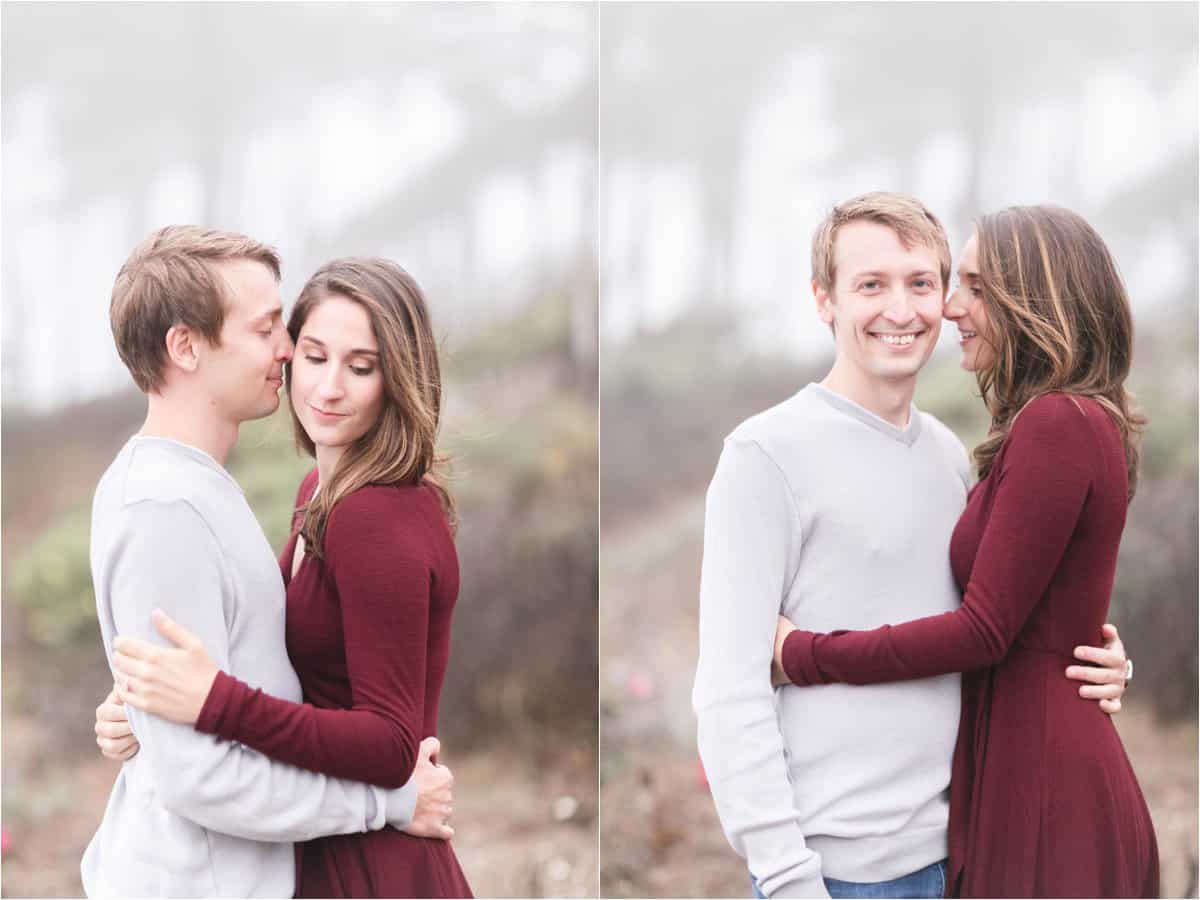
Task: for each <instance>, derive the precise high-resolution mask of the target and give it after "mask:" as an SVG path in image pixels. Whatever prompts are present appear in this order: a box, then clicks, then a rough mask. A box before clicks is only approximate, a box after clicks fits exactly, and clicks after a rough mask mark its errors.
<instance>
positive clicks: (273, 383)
mask: <svg viewBox="0 0 1200 900" xmlns="http://www.w3.org/2000/svg"><path fill="white" fill-rule="evenodd" d="M217 269H218V271H219V273H220V274H221V275H223V276H224V278H225V282H226V285H227V291H226V293H227V299H228V303H229V306H228V308H227V310H226V312H225V323H224V325H223V326H222V328H221V343H220V346H217V347H214V346H210V345H208V344H203V353H202V356H201V361H200V366H199V367H198V368H197V375H199V376H200V377H201V378H202V379H203V381H202V384H203V388H204V392H205V393H206V394H207V396H208V398H209V402H210V404H211V405H212V407H213V411H214V412H215V413H217V415H219V416H220V417H221V418H223V419H226V420H227V421H233V422H245V421H247V420H249V419H261V418H262V417H263V416H269V415H270V414H271V413H273V412H275V410H276V409H278V408H279V389H280V388H281V387H282V386H283V364H284V363H285V362H286V361H287V360H289V359H290V358H291V356H292V339H291V338H290V337H289V336H288V333H287V329H286V328H284V326H283V305H282V302H281V301H280V298H279V285H278V284H277V283H276V281H275V276H274V274H273V273H272V272H271V270H270V269H268V268H267V267H266V266H264V265H262V264H261V263H258V262H254V261H253V260H247V259H239V260H230V261H228V262H223V263H220V264H219V265H218V266H217Z"/></svg>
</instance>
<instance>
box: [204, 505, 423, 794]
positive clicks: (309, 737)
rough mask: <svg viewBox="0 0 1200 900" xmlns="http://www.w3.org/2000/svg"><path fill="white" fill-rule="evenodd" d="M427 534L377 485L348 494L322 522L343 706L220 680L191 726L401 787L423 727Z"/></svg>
mask: <svg viewBox="0 0 1200 900" xmlns="http://www.w3.org/2000/svg"><path fill="white" fill-rule="evenodd" d="M428 528H429V523H427V522H426V521H424V520H423V519H422V518H421V517H420V515H419V514H416V513H414V512H413V511H412V510H411V509H410V508H409V507H408V506H407V505H406V504H405V503H404V502H403V501H402V500H401V499H400V498H399V494H397V492H395V491H394V490H389V489H387V488H380V487H366V488H362V489H360V490H358V491H355V492H354V493H353V494H351V495H350V496H348V497H346V498H345V499H343V500H342V501H340V502H339V503H338V505H337V507H336V508H335V510H334V512H333V514H332V515H331V517H330V522H329V526H328V528H327V529H326V537H325V548H324V550H325V563H326V568H327V571H328V572H329V573H330V574H331V576H332V578H333V581H334V583H335V585H336V588H337V593H338V598H339V601H340V604H341V618H342V629H343V638H344V641H345V653H346V668H347V675H348V677H349V681H350V685H351V690H352V696H353V703H352V706H351V707H350V708H349V709H323V708H318V707H314V706H311V705H308V704H301V703H291V702H288V701H286V700H281V699H279V698H277V697H273V696H270V695H268V694H264V693H263V692H262V691H260V690H252V689H250V688H249V687H248V686H247V685H245V684H244V683H242V682H240V681H238V680H237V679H235V678H232V677H230V676H228V675H226V674H224V673H221V674H219V675H218V676H217V680H216V682H214V684H213V688H212V690H211V691H210V693H209V696H208V699H207V700H206V702H205V705H204V709H203V710H202V712H201V717H200V721H198V722H197V723H196V727H197V729H199V730H202V731H207V732H211V733H215V734H218V735H220V736H221V737H223V738H226V739H228V740H234V741H239V742H241V743H243V744H245V745H246V746H249V747H253V748H254V749H255V750H258V751H259V752H261V753H264V754H266V755H267V756H270V757H272V758H273V759H278V760H281V761H283V762H288V763H291V764H292V765H296V766H300V767H302V768H305V769H312V770H315V771H318V772H323V773H325V774H327V775H336V776H339V777H342V778H353V779H356V780H360V781H366V782H369V783H371V784H377V785H381V786H383V787H393V788H394V787H399V786H401V785H403V784H404V783H405V782H406V781H407V780H408V778H409V776H410V775H411V774H412V771H413V767H414V766H415V764H416V759H417V750H418V745H419V742H420V739H421V736H422V735H421V731H422V727H423V720H424V709H423V705H424V696H425V670H426V652H427V649H426V648H427V640H428V623H429V604H430V587H431V578H432V573H431V567H430V565H429V563H428V562H427V561H426V560H425V559H423V558H422V554H421V549H422V547H423V546H424V541H423V540H422V537H423V534H424V533H425V531H426V529H428Z"/></svg>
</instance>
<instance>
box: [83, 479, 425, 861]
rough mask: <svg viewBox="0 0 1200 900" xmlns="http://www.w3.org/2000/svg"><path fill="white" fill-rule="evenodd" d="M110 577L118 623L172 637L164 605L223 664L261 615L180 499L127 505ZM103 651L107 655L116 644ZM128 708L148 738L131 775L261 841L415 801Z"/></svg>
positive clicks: (360, 820)
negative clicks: (155, 615)
mask: <svg viewBox="0 0 1200 900" xmlns="http://www.w3.org/2000/svg"><path fill="white" fill-rule="evenodd" d="M106 577H107V578H108V579H109V585H108V591H107V596H108V597H109V598H111V604H112V610H111V612H112V620H113V624H114V626H115V628H116V630H117V633H118V634H122V635H128V636H131V637H139V638H143V639H146V640H150V641H154V642H156V643H160V644H167V641H166V639H165V638H163V637H162V636H161V635H160V634H159V633H158V631H157V629H155V627H154V626H153V624H152V623H151V621H150V612H151V610H153V609H154V608H155V607H158V608H160V609H162V610H163V611H164V612H166V613H167V614H168V615H169V616H171V617H172V618H173V619H175V621H177V622H179V623H180V624H181V625H183V626H184V627H185V628H187V629H188V630H190V631H192V632H193V633H195V634H196V635H197V636H198V637H199V638H200V639H201V640H202V641H203V642H204V646H205V647H206V648H207V649H208V651H209V654H210V655H211V656H212V658H213V660H214V661H215V662H216V664H217V665H218V666H220V667H222V668H225V669H228V666H229V643H230V634H231V632H232V630H233V629H235V628H236V626H237V622H236V619H237V618H238V617H239V616H253V615H255V614H256V613H255V610H254V609H253V603H254V599H255V598H253V597H238V598H235V597H232V596H231V592H232V588H231V584H232V582H231V581H230V579H229V578H228V575H227V573H226V571H225V567H224V563H223V559H222V554H221V550H220V548H219V546H218V544H217V542H216V539H215V537H214V536H213V534H212V532H211V531H210V529H209V527H208V525H207V523H206V522H205V521H204V520H203V518H202V517H201V516H200V515H199V514H198V513H197V512H196V511H195V510H194V509H193V508H192V507H191V506H190V505H189V504H188V503H186V502H183V501H174V502H167V503H163V502H156V501H143V502H140V503H137V504H134V505H132V506H130V507H128V508H127V509H126V510H125V514H124V515H123V516H122V523H121V529H120V533H119V534H118V535H117V537H116V542H115V543H114V545H113V556H112V559H111V565H110V566H109V567H108V571H107V573H106ZM105 650H106V653H108V655H109V661H110V664H111V654H112V648H111V647H107V648H105ZM128 714H129V720H130V726H131V728H132V729H133V732H134V734H135V735H136V736H137V739H138V741H139V742H140V744H141V750H140V751H139V753H138V755H137V756H135V757H134V758H133V759H132V760H130V761H129V762H127V763H126V766H132V767H133V771H131V772H130V781H131V784H137V785H138V787H139V788H140V789H141V790H150V791H153V792H154V793H155V794H156V795H157V796H158V798H159V800H160V802H161V803H162V804H163V806H164V807H166V808H167V809H169V810H171V811H172V812H175V813H176V814H178V815H180V816H183V817H185V818H187V819H190V820H192V821H193V822H196V823H197V824H199V825H201V826H203V827H205V828H209V829H212V830H214V831H219V832H223V833H225V834H230V835H234V836H236V837H241V838H246V839H249V840H257V841H280V842H287V841H304V840H309V839H311V838H314V837H319V836H322V835H330V834H348V833H353V832H361V831H372V830H377V829H379V828H382V827H383V826H384V825H385V817H386V816H387V815H388V814H389V812H390V811H393V810H396V809H400V808H404V807H405V806H407V805H408V801H407V800H406V799H405V798H404V795H403V794H402V793H401V792H396V796H395V797H393V798H389V797H388V792H386V791H383V790H382V789H380V788H377V787H373V786H371V785H366V784H361V783H358V782H352V781H344V780H341V779H336V778H329V777H327V776H324V775H320V774H317V773H314V772H308V771H305V770H303V769H298V768H296V767H294V766H289V765H285V764H283V763H278V762H275V761H273V760H271V759H268V758H267V757H265V756H263V755H261V754H259V753H257V752H255V751H253V750H250V749H249V748H247V747H244V746H242V745H241V744H238V743H235V742H228V741H221V740H219V739H217V738H215V737H211V736H208V735H203V734H200V733H199V732H197V731H195V730H194V729H192V728H191V727H190V726H184V725H177V724H175V723H172V722H169V721H167V720H165V719H162V718H159V717H157V716H153V715H150V714H148V713H144V712H142V711H141V710H137V709H134V708H133V707H129V708H128ZM401 791H403V789H401ZM410 793H411V791H410ZM389 799H390V800H391V801H392V804H391V809H390V810H389V803H388V801H389ZM410 799H411V798H410ZM409 809H410V812H409V816H410V817H411V807H409Z"/></svg>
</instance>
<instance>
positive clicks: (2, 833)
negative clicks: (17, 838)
mask: <svg viewBox="0 0 1200 900" xmlns="http://www.w3.org/2000/svg"><path fill="white" fill-rule="evenodd" d="M10 845H11V841H9V839H8V829H7V828H4V827H3V826H0V853H7V852H8V848H9V846H10Z"/></svg>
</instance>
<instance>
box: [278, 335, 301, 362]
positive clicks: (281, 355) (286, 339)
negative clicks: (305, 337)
mask: <svg viewBox="0 0 1200 900" xmlns="http://www.w3.org/2000/svg"><path fill="white" fill-rule="evenodd" d="M295 352H296V345H295V344H294V343H293V342H292V336H291V335H290V334H288V333H287V331H286V330H285V331H284V332H283V340H282V341H280V342H279V348H278V349H277V350H276V351H275V358H276V359H280V360H283V362H288V361H289V360H290V359H291V358H292V354H293V353H295Z"/></svg>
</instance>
